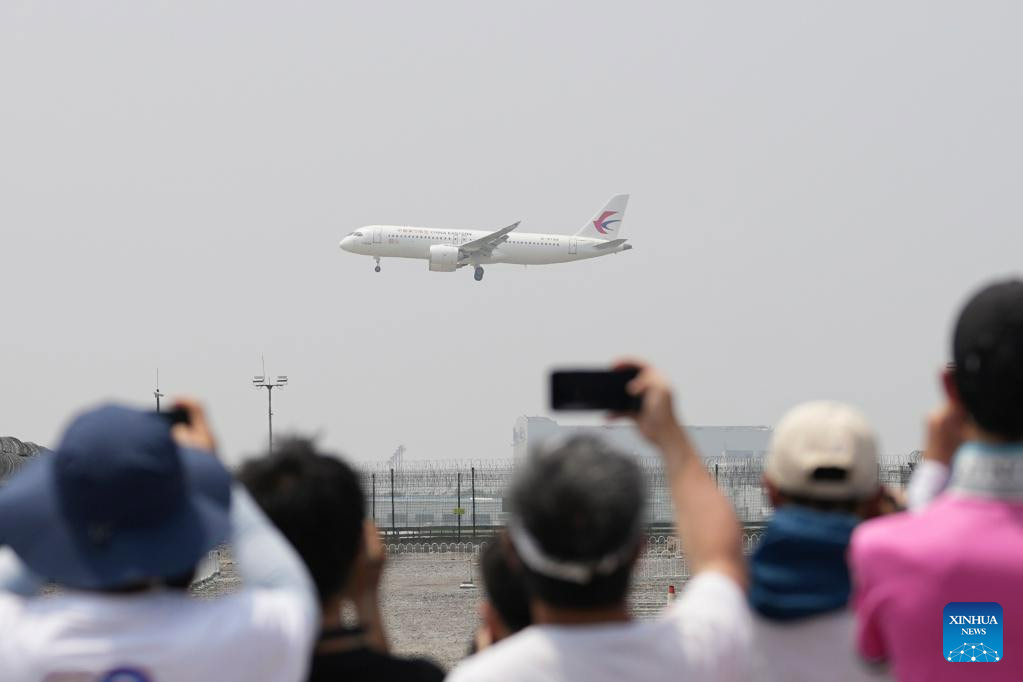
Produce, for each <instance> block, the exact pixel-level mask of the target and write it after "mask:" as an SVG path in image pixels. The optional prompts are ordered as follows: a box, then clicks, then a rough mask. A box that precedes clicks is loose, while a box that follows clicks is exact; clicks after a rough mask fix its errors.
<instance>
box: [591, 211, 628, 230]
mask: <svg viewBox="0 0 1023 682" xmlns="http://www.w3.org/2000/svg"><path fill="white" fill-rule="evenodd" d="M617 213H618V211H604V212H603V213H601V214H600V217H599V218H597V219H596V220H594V221H593V227H595V228H597V232H599V233H601V234H607V233H608V232H614V229H615V228H613V227H609V225H610V224H611V223H620V222H622V221H621V220H619V219H617V218H616V219H614V220H609V218H610V217H611V216H613V215H616V214H617Z"/></svg>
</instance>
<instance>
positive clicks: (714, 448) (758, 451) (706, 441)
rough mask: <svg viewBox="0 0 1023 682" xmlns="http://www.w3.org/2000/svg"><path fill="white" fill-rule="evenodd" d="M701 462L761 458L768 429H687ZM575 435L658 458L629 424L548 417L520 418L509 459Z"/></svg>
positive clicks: (728, 427)
mask: <svg viewBox="0 0 1023 682" xmlns="http://www.w3.org/2000/svg"><path fill="white" fill-rule="evenodd" d="M686 429H687V430H688V431H689V435H690V437H691V438H692V439H693V442H694V443H695V445H696V448H697V449H698V450H699V452H700V454H701V455H702V456H703V457H704V459H711V458H716V457H743V458H746V457H763V456H764V455H765V454H766V453H767V447H768V444H769V442H770V440H771V433H772V429H771V428H770V427H769V426H686ZM574 433H586V434H595V435H598V436H601V437H602V438H606V439H607V440H608V441H609V442H611V443H613V444H615V445H616V446H617V447H619V448H621V449H622V450H623V451H624V452H627V453H630V454H633V455H636V456H637V457H657V452H656V451H654V449H653V447H652V446H651V445H650V444H649V443H648V442H647V441H646V439H644V438H643V436H642V435H640V433H639V432H638V431H637V430H636V427H635V426H632V425H631V424H608V425H602V426H571V425H561V424H559V423H558V422H556V421H554V420H553V419H548V418H547V417H526V416H523V417H519V418H518V419H516V420H515V427H514V429H513V430H512V456H513V458H514V459H516V460H518V459H520V458H522V457H525V456H526V455H527V454H528V453H529V448H530V447H532V446H533V445H535V444H536V443H539V442H542V441H543V440H544V439H546V438H549V437H551V436H559V437H561V436H565V435H571V434H574Z"/></svg>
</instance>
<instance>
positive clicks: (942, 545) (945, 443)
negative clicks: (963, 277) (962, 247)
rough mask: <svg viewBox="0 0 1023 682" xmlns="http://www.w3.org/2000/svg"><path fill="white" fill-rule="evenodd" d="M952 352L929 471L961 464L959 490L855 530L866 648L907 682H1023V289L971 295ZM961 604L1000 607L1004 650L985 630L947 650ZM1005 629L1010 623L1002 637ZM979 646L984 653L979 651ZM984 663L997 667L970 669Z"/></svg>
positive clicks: (1001, 286) (1021, 285) (858, 603)
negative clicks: (949, 608) (955, 607)
mask: <svg viewBox="0 0 1023 682" xmlns="http://www.w3.org/2000/svg"><path fill="white" fill-rule="evenodd" d="M952 354H953V358H954V361H955V362H954V365H953V367H952V368H949V369H946V371H945V372H944V374H943V384H944V392H945V397H946V404H945V405H944V406H943V407H942V408H941V409H940V410H938V411H937V412H936V413H935V414H934V415H932V417H931V420H930V430H929V431H930V432H929V437H928V444H927V450H926V456H925V457H926V462H925V466H922V467H921V469H922V470H923V471H921V472H920V473H924V471H926V470H927V469H931V471H932V472H933V470H934V467H937V468H938V469H939V471H940V470H941V469H944V470H945V471H948V470H949V468H950V469H951V479H950V480H949V481H948V487H947V488H946V489H945V491H944V492H943V493H941V494H940V495H939V496H938V497H937V499H935V500H934V501H933V502H931V503H930V504H929V505H927V506H923V507H922V508H921V505H922V502H921V500H920V499H919V496H918V495H913V494H911V495H910V498H911V506H913V507H916V508H919V509H920V510H919V511H918V512H915V513H908V514H896V515H893V516H890V517H886V518H882V519H876V520H874V521H870V522H868V523H864V524H863V525H861V526H860V527H859V528H857V530H856V532H855V533H854V534H853V539H852V545H851V548H850V562H851V567H852V571H853V580H854V600H853V601H854V608H855V611H856V616H857V620H858V625H857V640H858V648H859V651H860V653H861V654H862V655H863V656H864V657H866V658H867V659H868V660H873V661H885V662H889V663H890V664H891V666H892V668H893V670H894V673H895V676H896V677H897V678H898V679H899V680H908V681H910V682H912V681H914V680H927V681H928V682H931V681H935V680H937V681H939V682H940V681H942V680H974V679H984V680H1018V679H1019V678H1020V667H1019V664H1018V660H1016V659H1018V657H1019V656H1020V652H1023V629H1021V628H1019V627H1018V623H1016V622H1014V621H1012V620H1010V619H1012V618H1014V617H1018V614H1020V613H1023V573H1021V571H1020V566H1023V282H1021V281H1019V280H1013V281H1005V282H998V283H995V284H992V285H990V286H987V287H985V288H984V289H982V290H981V291H980V292H979V293H977V294H976V295H975V296H974V297H973V298H972V299H970V301H969V302H968V303H967V304H966V306H965V307H964V308H963V310H962V312H961V313H960V315H959V319H958V321H957V323H956V327H955V332H954V334H953V338H952ZM939 487H940V486H939ZM911 488H915V489H918V488H919V486H918V482H914V484H912V486H911ZM912 492H913V490H912V489H911V493H912ZM913 498H916V499H915V500H914V499H913ZM951 602H971V603H976V602H996V603H998V604H1000V605H1001V607H1002V608H1003V609H1004V617H1005V620H1006V625H1005V628H1004V631H1003V634H1004V643H1003V645H1002V646H1001V647H985V646H984V645H983V640H984V639H985V637H986V635H987V634H989V633H986V632H985V633H984V636H980V634H981V633H976V636H975V635H973V634H968V635H965V636H963V637H962V638H961V641H962V642H972V644H970V645H969V649H970V650H969V651H967V650H966V647H963V648H960V646H959V644H960V641H955V642H954V645H955V646H954V648H946V646H945V644H944V642H943V626H944V625H945V624H947V622H948V619H946V618H945V617H944V616H945V614H944V610H945V608H946V605H948V604H950V603H951ZM971 608H973V607H971ZM969 615H975V614H969ZM1001 626H1002V620H1000V619H999V620H998V625H997V627H992V628H991V630H992V632H991V633H990V634H993V633H994V632H995V631H996V630H997V629H1000V628H1001ZM989 627H990V626H989ZM986 629H987V628H985V630H986ZM953 634H954V635H958V634H959V633H958V632H953ZM989 641H990V640H989ZM978 645H980V646H981V651H982V652H983V653H981V654H980V655H979V656H977V655H971V654H972V652H973V651H974V650H975V649H977V647H978ZM992 648H993V649H1004V650H1001V651H995V652H993V653H988V652H989V651H990V650H991V649H992ZM1003 654H1004V656H1005V660H1002V655H1003ZM974 658H976V659H977V660H978V661H984V660H987V661H991V662H990V663H988V664H986V665H982V666H981V667H980V668H978V667H976V666H967V665H962V664H960V663H959V661H962V660H966V661H972V659H974ZM950 659H952V660H950ZM995 661H997V662H995Z"/></svg>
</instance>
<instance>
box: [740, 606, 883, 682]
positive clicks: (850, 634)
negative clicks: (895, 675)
mask: <svg viewBox="0 0 1023 682" xmlns="http://www.w3.org/2000/svg"><path fill="white" fill-rule="evenodd" d="M751 679H755V680H758V682H818V680H823V679H827V680H834V682H867V681H868V680H869V681H871V682H877V681H878V680H888V679H891V678H890V677H889V676H888V675H887V673H885V672H884V671H883V670H880V669H874V668H871V667H869V666H868V664H867V663H865V662H864V661H862V660H861V659H860V657H859V655H858V654H857V653H856V620H855V617H854V616H853V613H852V611H850V610H848V609H842V610H841V611H834V612H831V613H826V614H822V615H820V616H813V617H811V618H804V619H801V620H798V621H795V622H792V623H788V622H786V623H779V622H778V621H772V620H768V619H766V618H763V617H762V616H760V615H759V614H756V613H754V614H753V677H752V678H751Z"/></svg>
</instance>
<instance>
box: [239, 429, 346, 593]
mask: <svg viewBox="0 0 1023 682" xmlns="http://www.w3.org/2000/svg"><path fill="white" fill-rule="evenodd" d="M238 478H239V479H240V480H241V482H242V483H244V484H245V487H246V488H248V489H249V492H250V493H251V494H252V497H253V498H254V499H255V500H256V503H257V504H259V506H260V507H262V509H263V511H264V512H266V515H267V516H268V517H270V520H271V521H273V522H274V524H275V525H276V526H277V527H278V528H279V529H280V531H281V532H282V533H283V534H284V536H285V537H286V538H288V540H289V541H290V542H291V544H292V545H293V546H294V547H295V550H296V551H298V553H299V555H301V557H302V559H303V560H304V561H305V563H306V566H308V568H309V572H310V573H311V574H312V577H313V581H314V582H315V583H316V589H317V591H318V592H319V595H320V601H321V602H326V601H327V600H328V599H329V598H331V597H333V596H334V595H336V594H337V593H338V592H339V591H340V590H341V589H342V588H343V587H344V585H345V582H346V581H347V580H348V576H349V574H350V573H351V569H352V566H353V565H354V563H355V558H356V556H357V555H358V552H359V547H360V545H361V543H362V532H363V525H362V524H363V519H364V517H365V510H364V507H365V500H364V498H363V494H362V488H361V487H360V486H359V479H358V476H357V475H356V473H355V472H354V471H353V470H352V468H351V467H350V466H348V465H347V464H345V463H344V462H343V461H341V460H340V459H338V458H336V457H331V456H328V455H324V454H321V453H319V452H317V451H316V449H315V447H314V446H313V443H312V442H311V441H309V440H306V439H302V438H288V439H284V440H281V441H279V442H278V444H277V445H276V447H275V448H274V452H273V454H271V455H267V456H264V457H260V458H258V459H253V460H249V461H248V462H246V463H245V464H244V465H243V466H242V468H241V471H240V472H239V474H238Z"/></svg>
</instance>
